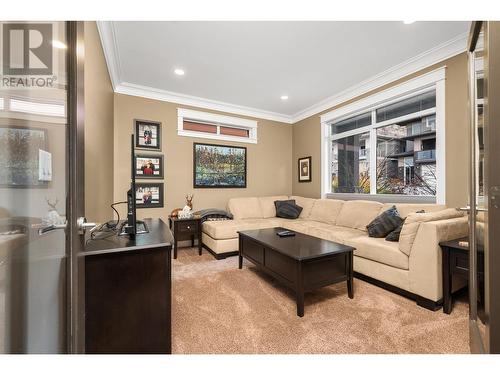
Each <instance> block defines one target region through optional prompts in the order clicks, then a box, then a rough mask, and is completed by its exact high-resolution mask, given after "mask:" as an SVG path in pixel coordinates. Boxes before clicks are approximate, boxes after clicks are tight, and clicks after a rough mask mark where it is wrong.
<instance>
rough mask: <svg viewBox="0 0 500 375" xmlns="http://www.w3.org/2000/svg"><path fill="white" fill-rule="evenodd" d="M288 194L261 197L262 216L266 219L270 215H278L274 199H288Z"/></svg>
mask: <svg viewBox="0 0 500 375" xmlns="http://www.w3.org/2000/svg"><path fill="white" fill-rule="evenodd" d="M287 199H288V196H286V195H275V196H272V197H260V198H259V203H260V210H261V212H262V217H263V218H264V219H266V218H269V217H276V207H275V206H274V201H284V200H287Z"/></svg>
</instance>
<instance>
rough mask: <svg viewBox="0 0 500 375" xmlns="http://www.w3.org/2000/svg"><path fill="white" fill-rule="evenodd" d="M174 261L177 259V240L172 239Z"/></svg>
mask: <svg viewBox="0 0 500 375" xmlns="http://www.w3.org/2000/svg"><path fill="white" fill-rule="evenodd" d="M174 259H177V240H176V239H175V238H174Z"/></svg>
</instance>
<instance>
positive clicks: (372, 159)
mask: <svg viewBox="0 0 500 375" xmlns="http://www.w3.org/2000/svg"><path fill="white" fill-rule="evenodd" d="M413 91H414V93H413V94H410V93H408V94H403V95H400V96H399V99H398V98H390V99H388V100H385V101H378V102H377V104H375V105H373V106H371V107H368V108H366V107H365V108H364V109H361V110H360V111H358V112H357V113H356V112H355V113H352V112H351V114H347V115H344V116H341V117H339V118H335V114H334V113H333V114H330V115H329V114H327V115H325V116H326V119H327V121H323V120H324V117H322V124H323V127H324V132H325V133H324V134H325V136H324V142H325V145H326V152H324V153H323V154H322V155H323V157H324V158H327V162H326V166H325V168H324V170H322V172H325V173H322V178H323V179H324V181H323V187H324V188H323V195H325V193H326V195H328V194H332V195H335V194H346V193H347V194H365V195H367V194H370V195H379V196H381V197H383V196H392V197H394V196H395V195H398V196H406V197H412V196H413V197H419V198H416V200H418V199H422V198H423V199H424V200H427V201H433V202H436V201H440V203H442V202H443V201H444V194H443V190H444V186H440V184H442V185H444V179H443V178H442V177H443V176H444V160H441V158H440V157H439V152H436V145H437V139H438V138H439V137H441V138H440V140H441V142H442V143H441V144H443V143H444V139H443V137H444V131H442V132H443V134H440V133H439V132H440V131H441V130H440V128H439V127H438V126H437V122H438V121H437V120H438V119H439V117H438V116H437V112H438V110H439V111H442V112H440V113H444V108H439V109H438V106H439V105H441V106H443V105H442V104H441V103H444V101H443V100H441V101H438V100H437V86H436V85H435V84H434V85H428V87H425V88H423V89H420V90H413ZM415 91H416V92H415ZM443 95H444V94H443ZM441 118H444V115H441ZM438 133H439V134H438ZM438 195H441V196H440V197H439V199H437V197H438ZM388 199H389V200H390V198H388ZM406 199H407V198H406Z"/></svg>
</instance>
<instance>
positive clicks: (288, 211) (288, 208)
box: [274, 199, 302, 219]
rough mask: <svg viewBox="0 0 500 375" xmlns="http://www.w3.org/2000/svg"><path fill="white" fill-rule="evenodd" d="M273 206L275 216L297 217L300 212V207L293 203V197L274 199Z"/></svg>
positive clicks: (284, 217)
mask: <svg viewBox="0 0 500 375" xmlns="http://www.w3.org/2000/svg"><path fill="white" fill-rule="evenodd" d="M274 207H276V217H281V218H283V219H297V218H298V217H299V215H300V213H301V212H302V207H300V206H297V205H296V204H295V199H289V200H286V201H274Z"/></svg>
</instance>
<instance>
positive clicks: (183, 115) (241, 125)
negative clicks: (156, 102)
mask: <svg viewBox="0 0 500 375" xmlns="http://www.w3.org/2000/svg"><path fill="white" fill-rule="evenodd" d="M184 120H186V121H191V122H196V123H200V124H208V125H215V126H216V127H217V133H204V132H201V131H194V130H185V129H184ZM221 127H227V128H234V129H244V130H247V131H248V137H239V136H232V135H226V134H221V133H220V128H221ZM177 135H179V136H183V137H193V138H204V139H217V140H221V141H230V142H241V143H254V144H256V143H257V141H258V139H257V121H255V120H248V119H244V118H241V117H232V116H225V115H220V114H217V113H209V112H201V111H194V110H191V109H186V108H177Z"/></svg>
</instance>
